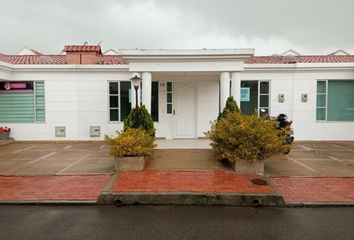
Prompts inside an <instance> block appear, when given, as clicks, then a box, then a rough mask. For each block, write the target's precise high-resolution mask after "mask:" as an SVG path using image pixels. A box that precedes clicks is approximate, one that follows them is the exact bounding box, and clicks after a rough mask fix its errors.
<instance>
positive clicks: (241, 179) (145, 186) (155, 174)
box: [111, 170, 273, 193]
mask: <svg viewBox="0 0 354 240" xmlns="http://www.w3.org/2000/svg"><path fill="white" fill-rule="evenodd" d="M253 178H259V176H258V175H251V174H245V175H239V174H235V173H232V172H223V171H194V172H188V171H185V172H183V171H182V172H181V171H149V170H146V171H143V172H134V171H128V172H124V173H122V174H121V175H120V176H119V177H118V178H117V180H116V182H115V183H114V184H113V186H112V188H111V192H238V193H271V192H273V190H272V188H271V187H269V186H257V185H254V184H252V183H251V182H250V180H251V179H253Z"/></svg>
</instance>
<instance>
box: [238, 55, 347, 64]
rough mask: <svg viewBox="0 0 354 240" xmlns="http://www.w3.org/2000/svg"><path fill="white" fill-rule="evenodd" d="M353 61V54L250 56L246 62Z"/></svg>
mask: <svg viewBox="0 0 354 240" xmlns="http://www.w3.org/2000/svg"><path fill="white" fill-rule="evenodd" d="M345 62H350V63H354V55H301V56H280V55H272V56H251V57H249V58H247V59H246V60H245V63H246V64H294V63H345Z"/></svg>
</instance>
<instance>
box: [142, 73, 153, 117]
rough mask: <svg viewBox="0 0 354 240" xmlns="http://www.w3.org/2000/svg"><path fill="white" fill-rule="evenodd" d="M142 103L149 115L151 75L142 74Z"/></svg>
mask: <svg viewBox="0 0 354 240" xmlns="http://www.w3.org/2000/svg"><path fill="white" fill-rule="evenodd" d="M142 79H143V82H142V102H143V105H145V107H146V109H147V110H148V112H149V113H151V81H152V80H151V79H152V76H151V73H150V72H144V73H143V74H142Z"/></svg>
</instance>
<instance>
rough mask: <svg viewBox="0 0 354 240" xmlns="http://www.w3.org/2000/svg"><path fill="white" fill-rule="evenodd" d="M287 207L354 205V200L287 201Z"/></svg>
mask: <svg viewBox="0 0 354 240" xmlns="http://www.w3.org/2000/svg"><path fill="white" fill-rule="evenodd" d="M286 206H287V207H294V208H296V207H353V206H354V202H287V203H286Z"/></svg>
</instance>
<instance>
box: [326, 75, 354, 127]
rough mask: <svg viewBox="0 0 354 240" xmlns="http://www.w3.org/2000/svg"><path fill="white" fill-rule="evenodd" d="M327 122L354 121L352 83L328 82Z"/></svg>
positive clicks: (353, 83)
mask: <svg viewBox="0 0 354 240" xmlns="http://www.w3.org/2000/svg"><path fill="white" fill-rule="evenodd" d="M327 120H328V121H354V81H349V80H340V81H339V80H333V81H332V80H331V81H328V113H327Z"/></svg>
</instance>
